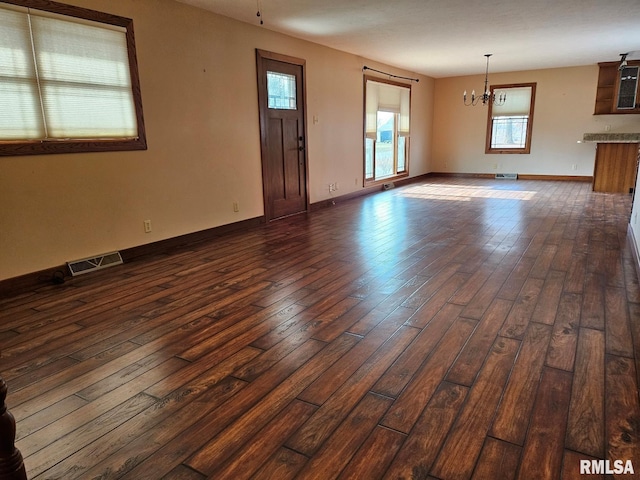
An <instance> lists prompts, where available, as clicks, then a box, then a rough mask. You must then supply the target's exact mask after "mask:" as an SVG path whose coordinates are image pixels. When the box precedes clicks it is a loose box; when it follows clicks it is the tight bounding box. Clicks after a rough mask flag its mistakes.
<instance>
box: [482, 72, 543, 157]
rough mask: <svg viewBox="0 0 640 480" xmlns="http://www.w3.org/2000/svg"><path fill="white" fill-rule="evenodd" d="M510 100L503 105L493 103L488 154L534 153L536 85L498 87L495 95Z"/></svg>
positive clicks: (490, 109)
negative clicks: (532, 137) (532, 141)
mask: <svg viewBox="0 0 640 480" xmlns="http://www.w3.org/2000/svg"><path fill="white" fill-rule="evenodd" d="M494 93H495V96H496V98H499V97H500V96H501V95H503V94H504V95H505V96H506V100H505V102H504V103H503V104H501V105H500V104H495V105H494V104H492V103H489V121H488V126H487V143H486V148H485V153H530V151H531V131H532V126H533V106H534V101H535V94H536V84H535V83H526V84H524V83H523V84H513V85H495V86H492V87H491V94H494Z"/></svg>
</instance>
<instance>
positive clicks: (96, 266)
mask: <svg viewBox="0 0 640 480" xmlns="http://www.w3.org/2000/svg"><path fill="white" fill-rule="evenodd" d="M121 263H122V257H121V256H120V252H111V253H105V254H104V255H98V256H97V257H89V258H83V259H81V260H74V261H73V262H67V265H68V266H69V270H70V271H71V275H73V276H74V277H75V276H76V275H81V274H83V273H89V272H93V271H95V270H100V269H102V268H106V267H111V266H113V265H120V264H121Z"/></svg>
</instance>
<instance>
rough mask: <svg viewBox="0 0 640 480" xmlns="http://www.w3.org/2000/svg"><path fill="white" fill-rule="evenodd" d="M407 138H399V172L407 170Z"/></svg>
mask: <svg viewBox="0 0 640 480" xmlns="http://www.w3.org/2000/svg"><path fill="white" fill-rule="evenodd" d="M406 152H407V137H398V172H404V171H406V170H407V159H406Z"/></svg>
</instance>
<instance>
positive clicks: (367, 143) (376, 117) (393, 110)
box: [364, 77, 411, 184]
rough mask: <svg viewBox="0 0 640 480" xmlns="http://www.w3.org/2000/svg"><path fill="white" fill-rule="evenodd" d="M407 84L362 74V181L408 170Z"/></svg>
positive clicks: (375, 179) (408, 108)
mask: <svg viewBox="0 0 640 480" xmlns="http://www.w3.org/2000/svg"><path fill="white" fill-rule="evenodd" d="M410 120H411V87H410V86H409V85H404V84H400V83H396V82H391V81H386V80H383V79H379V78H377V77H376V78H374V77H365V119H364V182H365V184H370V183H375V182H381V181H387V180H389V179H391V178H394V177H398V176H407V175H408V174H409V163H408V161H409V136H410V130H411V128H410V127H411V122H410Z"/></svg>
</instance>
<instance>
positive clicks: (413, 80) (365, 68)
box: [362, 65, 420, 83]
mask: <svg viewBox="0 0 640 480" xmlns="http://www.w3.org/2000/svg"><path fill="white" fill-rule="evenodd" d="M362 70H371V71H372V72H377V73H381V74H382V75H388V76H390V77H393V78H401V79H402V80H409V81H411V82H416V83H418V82H419V81H420V79H419V78H411V77H401V76H400V75H394V74H393V73H387V72H382V71H380V70H376V69H375V68H371V67H367V66H366V65H365V66H364V67H362Z"/></svg>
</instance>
